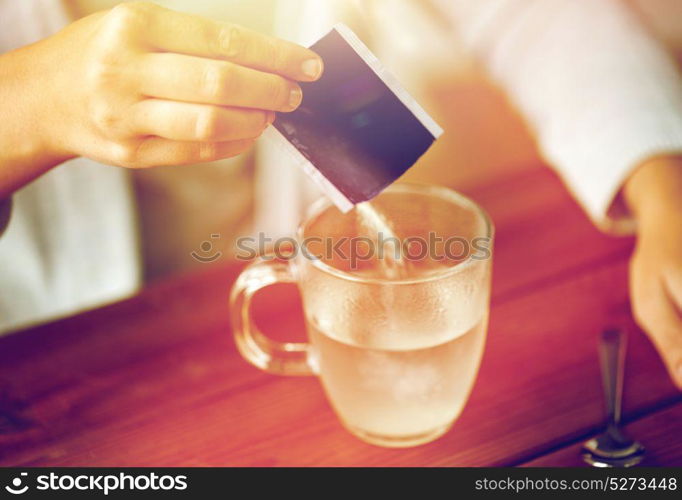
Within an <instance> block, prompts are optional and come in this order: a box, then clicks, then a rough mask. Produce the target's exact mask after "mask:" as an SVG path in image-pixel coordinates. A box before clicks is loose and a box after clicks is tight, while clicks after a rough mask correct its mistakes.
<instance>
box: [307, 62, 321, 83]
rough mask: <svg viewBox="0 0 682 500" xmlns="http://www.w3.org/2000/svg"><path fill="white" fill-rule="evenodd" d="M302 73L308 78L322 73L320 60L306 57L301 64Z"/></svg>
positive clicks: (314, 77)
mask: <svg viewBox="0 0 682 500" xmlns="http://www.w3.org/2000/svg"><path fill="white" fill-rule="evenodd" d="M302 70H303V74H304V75H305V76H307V77H308V78H313V79H316V78H317V77H318V76H320V73H322V61H321V60H319V59H308V60H307V61H304V62H303V65H302Z"/></svg>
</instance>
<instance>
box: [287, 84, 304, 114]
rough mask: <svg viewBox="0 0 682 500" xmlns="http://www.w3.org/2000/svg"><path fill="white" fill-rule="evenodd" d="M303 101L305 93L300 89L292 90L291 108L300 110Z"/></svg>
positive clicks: (290, 95) (290, 97) (290, 96)
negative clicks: (299, 106)
mask: <svg viewBox="0 0 682 500" xmlns="http://www.w3.org/2000/svg"><path fill="white" fill-rule="evenodd" d="M302 100H303V92H302V91H301V89H300V88H298V87H296V88H295V89H292V91H291V94H289V107H290V108H291V109H296V108H298V105H299V104H301V101H302Z"/></svg>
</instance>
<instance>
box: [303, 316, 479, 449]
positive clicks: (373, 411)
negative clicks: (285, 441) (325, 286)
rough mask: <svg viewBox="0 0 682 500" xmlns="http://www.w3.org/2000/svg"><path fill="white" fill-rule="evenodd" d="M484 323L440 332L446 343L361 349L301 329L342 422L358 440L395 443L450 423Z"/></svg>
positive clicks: (465, 389)
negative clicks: (311, 348) (315, 356)
mask: <svg viewBox="0 0 682 500" xmlns="http://www.w3.org/2000/svg"><path fill="white" fill-rule="evenodd" d="M486 322H487V318H486V317H481V318H480V319H478V321H476V323H475V324H473V325H472V326H471V327H470V328H469V329H467V330H465V331H453V332H449V334H445V335H444V336H446V337H450V339H449V340H447V341H445V342H443V343H441V344H437V345H427V346H422V347H419V348H408V349H400V345H387V346H385V348H376V349H368V348H366V347H364V346H358V345H355V344H354V343H353V342H352V339H348V338H339V337H338V336H337V335H335V333H334V331H333V329H328V330H327V331H323V330H321V329H320V328H319V327H318V326H317V325H315V324H313V323H312V322H309V323H308V331H309V335H310V337H311V341H312V343H313V345H314V346H315V349H316V355H317V356H318V364H319V367H320V368H319V369H320V372H321V373H320V375H321V377H322V381H323V383H324V386H325V390H326V391H327V392H328V393H329V396H330V399H331V401H332V402H333V405H334V406H335V408H336V411H337V412H338V414H339V415H340V416H341V418H342V420H343V421H344V423H345V424H346V425H347V426H348V427H349V428H351V430H353V431H355V432H358V433H361V434H365V435H366V437H371V436H376V437H381V438H382V439H383V440H386V439H387V438H394V439H396V441H399V440H400V439H403V438H418V437H419V436H422V435H427V434H429V433H431V432H434V431H438V430H441V429H443V430H444V429H445V428H447V427H448V426H449V425H450V424H451V423H452V422H453V421H454V420H455V418H457V416H458V415H459V413H460V412H461V410H462V408H463V407H464V403H465V402H466V400H467V398H468V396H469V392H470V390H471V386H472V384H473V381H474V379H475V375H476V371H477V369H478V364H479V362H480V357H481V353H482V351H483V344H484V338H485V330H486ZM387 333H389V332H387ZM387 336H389V335H387Z"/></svg>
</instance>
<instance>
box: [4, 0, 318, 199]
mask: <svg viewBox="0 0 682 500" xmlns="http://www.w3.org/2000/svg"><path fill="white" fill-rule="evenodd" d="M15 52H16V54H13V53H9V54H6V55H5V56H2V57H0V74H1V75H0V76H10V77H12V79H13V81H14V82H15V85H14V87H12V88H11V90H12V91H13V92H11V93H10V94H13V95H11V96H8V94H7V93H5V99H6V100H7V101H11V102H10V103H9V104H13V103H15V105H14V106H13V107H14V108H15V110H16V111H17V112H19V111H25V112H24V113H23V115H22V113H19V115H22V116H23V119H24V121H23V123H22V124H21V129H22V131H23V134H22V135H21V137H22V138H23V142H22V143H23V144H29V143H31V144H33V145H34V149H39V150H40V152H39V153H40V154H41V155H42V156H43V157H44V158H43V160H44V159H45V158H49V159H50V160H49V161H42V163H46V164H48V165H49V164H51V163H52V164H54V163H59V162H60V161H63V160H64V159H67V158H70V157H73V156H86V157H89V158H93V159H95V160H98V161H102V162H104V163H108V164H113V165H119V166H124V167H131V168H143V167H149V166H155V165H177V164H186V163H194V162H205V161H212V160H218V159H220V158H226V157H229V156H233V155H237V154H239V153H241V152H243V151H244V150H246V149H247V148H248V147H249V146H251V145H252V144H253V142H254V140H255V139H256V138H257V137H258V136H259V135H260V134H261V133H262V132H263V130H264V129H265V128H266V127H267V126H268V125H269V124H270V123H271V122H272V121H273V119H274V111H285V112H286V111H292V110H294V109H295V108H296V107H297V106H298V105H299V104H300V102H301V98H302V94H301V89H300V87H299V86H298V84H297V83H296V81H312V80H315V79H317V78H319V76H320V74H321V73H322V61H321V59H320V58H319V57H318V56H317V55H316V54H315V53H313V52H312V51H310V50H308V49H305V48H303V47H300V46H298V45H295V44H293V43H289V42H285V41H282V40H277V39H274V38H270V37H267V36H264V35H260V34H258V33H255V32H252V31H249V30H247V29H244V28H241V27H238V26H234V25H228V24H224V23H219V22H215V21H211V20H208V19H203V18H200V17H196V16H191V15H187V14H182V13H179V12H174V11H171V10H167V9H164V8H161V7H158V6H156V5H154V4H147V3H138V2H134V3H124V4H121V5H119V6H117V7H115V8H114V9H112V10H110V11H107V12H101V13H97V14H94V15H92V16H88V17H86V18H83V19H81V20H79V21H77V22H75V23H73V24H72V25H70V26H68V27H67V28H66V29H64V30H63V31H61V32H59V33H58V34H56V35H54V36H52V37H50V38H47V39H45V40H43V41H41V42H39V43H37V44H34V45H32V46H28V47H25V48H23V49H20V50H18V51H15ZM3 90H5V89H3ZM22 93H23V94H22ZM22 99H23V100H24V101H26V103H30V104H25V103H24V102H22ZM17 100H19V102H18V103H17ZM6 109H9V108H6ZM13 116H17V113H14V114H13ZM3 119H5V117H3ZM8 119H9V118H8ZM27 132H28V133H29V135H30V137H27V136H26V133H27ZM5 139H7V138H5ZM16 139H17V140H18V138H16ZM7 142H8V141H7V140H5V141H3V140H2V138H1V137H0V145H3V146H4V145H7V146H10V145H11V144H7ZM9 142H12V141H9ZM15 142H16V141H15ZM22 153H23V155H24V157H22V158H21V160H22V161H23V162H24V163H25V162H26V160H27V158H25V156H26V155H27V154H28V153H30V151H28V152H27V151H23V152H22ZM0 154H2V153H0ZM36 154H38V152H36ZM28 156H30V154H28ZM28 160H30V158H28ZM29 163H30V161H29ZM38 163H41V162H40V161H39V162H38ZM29 167H30V165H29ZM2 168H3V162H2V158H1V157H0V169H2ZM28 170H29V171H30V170H31V168H28ZM6 176H7V171H5V172H0V197H1V195H2V190H3V189H2V188H3V186H2V184H3V180H4V181H7V179H6V178H5V179H3V177H6ZM5 184H6V182H5ZM10 184H11V183H10Z"/></svg>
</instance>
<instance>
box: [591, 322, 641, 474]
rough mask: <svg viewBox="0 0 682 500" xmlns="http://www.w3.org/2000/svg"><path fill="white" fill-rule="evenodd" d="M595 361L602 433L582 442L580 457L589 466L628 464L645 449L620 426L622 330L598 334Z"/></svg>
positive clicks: (637, 458) (622, 369)
mask: <svg viewBox="0 0 682 500" xmlns="http://www.w3.org/2000/svg"><path fill="white" fill-rule="evenodd" d="M599 363H600V365H601V374H602V382H603V384H604V397H605V399H606V411H607V421H606V432H604V433H602V434H600V435H599V436H596V437H594V438H592V439H590V440H589V441H587V442H586V443H585V444H584V445H583V455H582V456H583V460H585V462H587V463H588V464H590V465H592V466H593V467H632V466H633V465H636V464H638V463H639V462H641V461H642V459H643V458H644V453H645V450H644V447H643V446H642V445H641V444H639V443H638V442H637V441H634V440H632V439H631V438H629V437H628V436H626V435H625V434H624V433H623V431H622V430H621V428H620V415H621V402H622V397H623V371H624V363H625V335H624V334H623V332H622V331H620V330H617V329H610V330H606V331H604V332H603V333H602V336H601V342H600V343H599Z"/></svg>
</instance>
